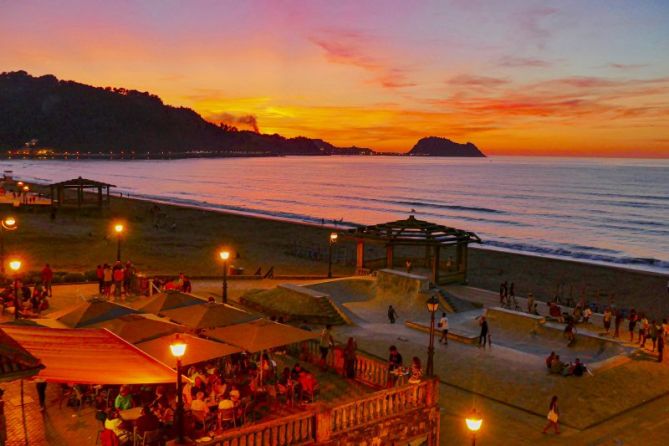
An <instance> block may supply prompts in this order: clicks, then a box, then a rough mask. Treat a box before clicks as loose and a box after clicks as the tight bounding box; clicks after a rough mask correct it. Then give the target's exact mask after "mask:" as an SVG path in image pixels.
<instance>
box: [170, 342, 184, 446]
mask: <svg viewBox="0 0 669 446" xmlns="http://www.w3.org/2000/svg"><path fill="white" fill-rule="evenodd" d="M186 346H187V345H186V343H185V342H183V341H182V340H181V339H180V338H179V334H177V335H176V336H175V337H174V342H173V343H172V344H170V351H171V352H172V356H174V357H175V358H176V360H177V413H176V415H177V444H184V396H183V386H182V383H181V358H182V357H183V355H184V354H185V353H186Z"/></svg>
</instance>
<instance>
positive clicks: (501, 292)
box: [499, 282, 507, 306]
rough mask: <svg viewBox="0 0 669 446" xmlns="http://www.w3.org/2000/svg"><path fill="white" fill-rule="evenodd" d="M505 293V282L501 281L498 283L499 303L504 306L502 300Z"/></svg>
mask: <svg viewBox="0 0 669 446" xmlns="http://www.w3.org/2000/svg"><path fill="white" fill-rule="evenodd" d="M506 293H507V288H506V282H502V283H500V284H499V304H500V305H501V306H504V302H506Z"/></svg>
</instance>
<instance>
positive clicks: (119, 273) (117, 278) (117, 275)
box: [112, 262, 125, 301]
mask: <svg viewBox="0 0 669 446" xmlns="http://www.w3.org/2000/svg"><path fill="white" fill-rule="evenodd" d="M124 277H125V272H124V270H123V265H121V262H117V264H116V265H114V271H113V272H112V279H113V280H114V297H120V298H121V300H122V301H125V295H124V294H123V278H124Z"/></svg>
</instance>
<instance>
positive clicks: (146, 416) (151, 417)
mask: <svg viewBox="0 0 669 446" xmlns="http://www.w3.org/2000/svg"><path fill="white" fill-rule="evenodd" d="M159 427H160V420H159V419H158V417H157V416H156V415H155V414H154V413H153V412H152V411H151V408H150V407H149V406H144V407H143V408H142V414H141V415H140V416H139V418H137V420H135V428H136V429H137V431H136V432H137V435H138V436H139V437H140V438H141V437H142V436H143V435H144V432H150V431H155V430H156V429H158V428H159Z"/></svg>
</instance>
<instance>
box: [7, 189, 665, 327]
mask: <svg viewBox="0 0 669 446" xmlns="http://www.w3.org/2000/svg"><path fill="white" fill-rule="evenodd" d="M110 206H111V207H110V209H104V210H102V211H100V210H97V209H96V210H82V211H81V212H77V210H76V208H73V209H67V210H66V209H62V210H60V211H59V212H58V217H57V219H56V220H55V221H52V220H50V217H49V209H50V208H49V207H48V206H45V207H44V208H42V209H29V208H18V209H17V211H18V212H17V214H16V217H17V219H18V220H19V228H20V230H19V231H15V232H12V233H11V234H8V236H7V237H6V238H5V243H6V248H7V249H6V252H7V256H8V257H9V256H10V255H14V253H17V252H18V253H19V254H20V255H21V256H22V257H23V258H24V260H25V261H26V268H27V270H39V269H41V265H43V264H44V263H51V264H52V265H53V266H54V268H55V269H57V270H65V271H68V272H86V271H91V270H94V269H95V265H97V264H100V263H105V262H110V261H112V260H113V259H114V257H115V252H116V239H115V236H114V235H113V234H112V233H111V227H110V225H111V222H112V221H114V220H116V219H122V220H125V221H126V222H127V227H128V232H127V234H124V239H123V258H124V259H130V260H132V261H133V263H135V264H136V265H137V267H138V269H139V270H140V271H142V272H145V273H146V274H166V275H174V274H178V273H179V272H185V273H186V274H188V275H192V276H218V275H220V268H221V264H220V262H219V261H218V260H217V251H218V249H220V247H222V246H226V247H228V248H229V249H230V250H231V251H232V252H233V253H234V255H233V256H232V257H231V258H232V260H231V261H230V265H231V266H233V265H234V266H236V267H240V268H244V274H253V273H254V272H255V271H257V269H258V268H261V271H262V274H264V273H266V272H267V271H268V270H269V268H272V267H274V273H275V274H276V275H321V276H322V275H323V274H324V273H325V272H326V271H327V265H328V262H327V256H328V243H327V240H328V239H329V234H330V232H331V231H333V230H342V229H345V228H342V227H341V226H337V227H335V226H334V225H321V224H316V223H308V222H296V221H292V220H289V219H280V218H271V217H264V216H263V217H260V216H256V215H248V214H246V215H245V214H242V213H240V212H230V211H227V210H223V209H204V208H203V207H202V206H196V205H190V206H189V205H183V204H174V203H171V202H166V203H163V202H157V201H156V200H149V199H146V198H141V197H130V198H128V197H126V196H124V197H122V198H121V197H118V196H113V197H112V200H111V204H110ZM156 207H157V208H159V209H158V210H156ZM367 249H368V251H367V252H366V256H367V258H368V259H373V258H376V257H379V258H381V257H383V256H384V255H385V249H384V248H383V246H381V245H368V248H367ZM355 253H356V247H355V243H354V242H353V240H348V239H346V238H344V237H341V240H340V241H339V242H338V243H337V245H336V246H335V247H334V249H333V254H334V256H333V273H334V274H335V275H336V276H343V275H351V274H353V271H354V269H355V266H354V264H355ZM444 255H447V254H446V253H445V252H444ZM468 279H469V284H470V285H471V286H474V287H478V288H483V289H487V290H491V291H495V292H497V291H498V290H499V284H500V283H502V282H503V281H505V280H508V281H509V282H514V283H515V285H516V295H518V296H525V295H527V293H529V292H532V293H533V294H534V295H535V296H536V297H537V299H538V300H542V301H548V300H550V299H552V298H553V297H555V295H560V296H561V297H562V298H563V299H566V298H568V297H572V298H573V299H575V300H578V298H579V297H580V296H582V295H583V296H584V297H585V298H586V300H587V301H591V302H598V303H600V304H601V305H606V304H608V303H609V301H612V302H611V303H615V304H616V305H618V306H619V307H623V308H631V307H635V308H637V309H639V310H641V311H643V310H645V311H647V312H648V313H652V314H657V315H658V317H666V315H669V299H668V298H667V281H668V280H669V275H668V274H666V273H661V272H653V271H644V270H637V269H632V268H624V267H620V266H616V265H603V264H596V263H588V262H582V261H579V260H573V259H557V258H550V257H545V256H535V255H531V254H526V253H516V252H507V251H503V250H496V249H486V248H485V247H480V246H476V245H472V249H470V250H469V272H468Z"/></svg>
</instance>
